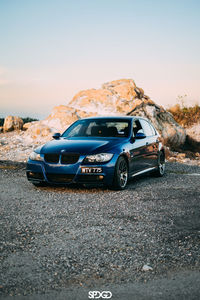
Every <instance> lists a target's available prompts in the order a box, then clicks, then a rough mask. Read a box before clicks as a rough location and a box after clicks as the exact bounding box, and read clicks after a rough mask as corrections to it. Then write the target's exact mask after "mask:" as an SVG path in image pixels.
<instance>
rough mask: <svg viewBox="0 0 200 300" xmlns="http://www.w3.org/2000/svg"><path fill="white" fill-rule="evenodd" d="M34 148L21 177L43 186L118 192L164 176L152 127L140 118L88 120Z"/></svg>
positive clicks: (157, 138)
mask: <svg viewBox="0 0 200 300" xmlns="http://www.w3.org/2000/svg"><path fill="white" fill-rule="evenodd" d="M53 138H54V140H52V141H50V142H48V143H46V144H45V145H43V146H40V147H38V148H37V149H35V151H34V152H32V153H31V155H30V157H29V159H28V162H27V170H26V174H27V178H28V180H29V181H30V182H32V183H33V184H34V185H36V186H40V185H44V184H70V183H81V184H90V185H91V184H93V185H98V184H103V185H107V186H109V187H113V188H115V189H118V190H122V189H124V188H125V187H126V185H127V182H128V179H129V178H131V177H134V176H136V175H139V174H142V173H146V172H149V171H153V172H154V174H157V175H158V176H163V175H164V172H165V151H164V147H163V145H162V143H161V140H160V136H159V134H158V132H157V131H156V129H155V128H154V127H153V125H152V124H151V123H150V122H149V121H148V120H147V119H144V118H141V117H137V116H135V117H132V116H130V117H93V118H86V119H81V120H78V121H76V122H75V123H73V124H72V125H71V126H70V127H69V128H68V129H67V130H66V131H65V132H64V133H63V134H60V133H55V134H54V135H53Z"/></svg>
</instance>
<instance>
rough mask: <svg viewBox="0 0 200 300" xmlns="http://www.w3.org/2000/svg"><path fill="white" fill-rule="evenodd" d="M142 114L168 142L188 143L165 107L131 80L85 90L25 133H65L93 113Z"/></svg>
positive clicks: (44, 135) (113, 82) (172, 143)
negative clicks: (73, 124)
mask: <svg viewBox="0 0 200 300" xmlns="http://www.w3.org/2000/svg"><path fill="white" fill-rule="evenodd" d="M112 115H113V116H116V115H117V116H124V115H133V116H142V117H145V118H148V119H150V120H151V122H152V123H153V125H154V126H155V127H156V129H157V130H158V132H159V133H160V135H161V136H162V138H163V140H164V142H165V144H167V145H170V146H172V147H174V148H177V147H178V146H180V145H181V144H183V143H184V142H185V138H186V133H185V130H184V129H183V128H182V127H181V126H180V125H178V123H176V122H175V120H174V119H173V116H172V115H171V114H170V113H169V112H167V111H166V110H165V109H164V108H163V107H162V106H159V105H157V104H156V103H155V102H154V101H153V100H151V99H150V98H149V97H148V96H147V95H145V93H144V90H143V89H142V88H139V87H137V86H136V84H135V82H134V81H133V80H132V79H121V80H114V81H111V82H107V83H104V84H103V85H102V87H101V88H100V89H89V90H83V91H80V92H79V93H77V94H76V95H75V96H74V97H73V99H72V100H71V101H70V102H69V103H68V104H67V105H60V106H56V107H54V109H53V111H52V112H51V114H50V115H49V116H48V117H47V118H46V119H45V120H42V121H39V122H34V124H33V125H32V126H29V127H28V129H27V131H26V135H29V136H30V137H31V138H32V139H33V140H35V141H37V140H38V138H39V137H43V139H44V138H45V140H47V139H50V138H51V136H52V133H53V132H56V131H59V132H63V131H64V130H65V129H66V128H67V127H68V126H69V125H70V124H72V123H73V122H74V121H76V120H78V119H81V118H85V117H91V116H112Z"/></svg>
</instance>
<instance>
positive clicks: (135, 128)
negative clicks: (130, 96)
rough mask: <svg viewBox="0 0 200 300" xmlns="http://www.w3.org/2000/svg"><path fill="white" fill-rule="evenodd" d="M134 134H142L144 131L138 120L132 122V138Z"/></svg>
mask: <svg viewBox="0 0 200 300" xmlns="http://www.w3.org/2000/svg"><path fill="white" fill-rule="evenodd" d="M136 133H144V130H143V128H142V126H141V124H140V121H139V120H136V121H134V122H133V136H135V135H136Z"/></svg>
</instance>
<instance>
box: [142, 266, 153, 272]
mask: <svg viewBox="0 0 200 300" xmlns="http://www.w3.org/2000/svg"><path fill="white" fill-rule="evenodd" d="M142 271H145V272H146V271H153V268H152V267H150V266H148V265H144V266H143V267H142Z"/></svg>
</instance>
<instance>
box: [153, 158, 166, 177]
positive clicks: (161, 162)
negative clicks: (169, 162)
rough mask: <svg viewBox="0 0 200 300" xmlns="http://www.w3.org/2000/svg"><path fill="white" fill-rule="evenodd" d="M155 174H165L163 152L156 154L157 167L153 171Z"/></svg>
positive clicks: (160, 175)
mask: <svg viewBox="0 0 200 300" xmlns="http://www.w3.org/2000/svg"><path fill="white" fill-rule="evenodd" d="M155 174H156V176H159V177H162V176H163V175H164V174H165V155H164V153H163V152H160V153H159V156H158V167H157V169H156V172H155Z"/></svg>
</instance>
